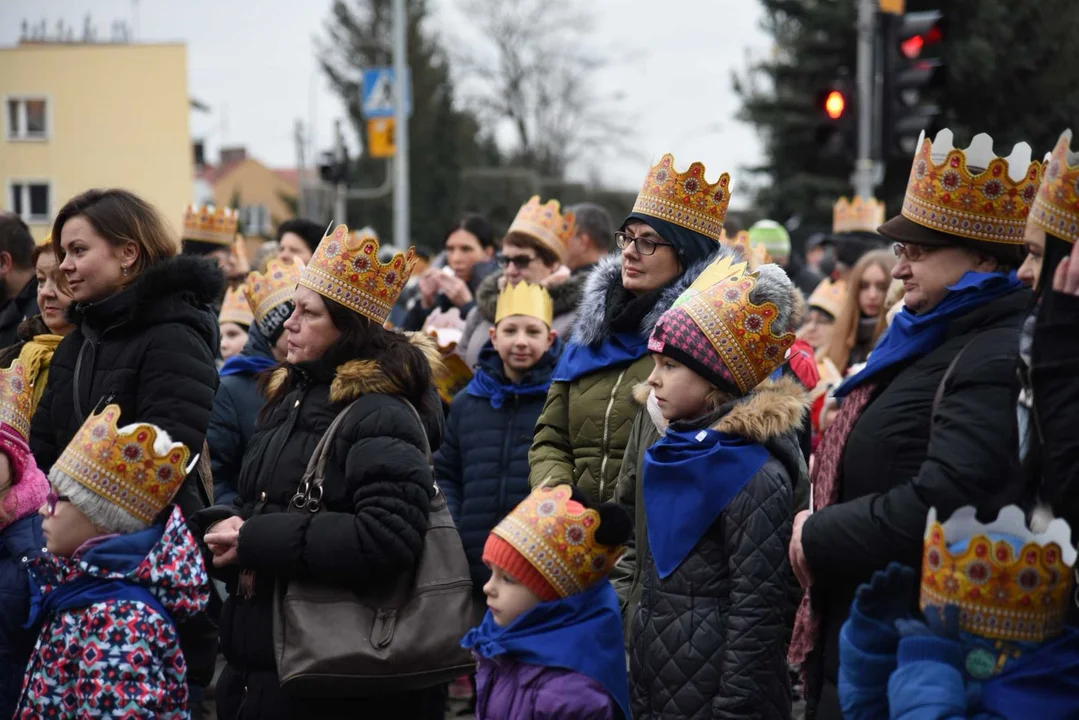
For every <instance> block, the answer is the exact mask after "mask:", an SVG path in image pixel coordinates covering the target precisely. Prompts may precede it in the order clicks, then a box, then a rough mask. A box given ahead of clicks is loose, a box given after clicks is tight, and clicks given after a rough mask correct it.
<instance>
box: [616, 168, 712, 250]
mask: <svg viewBox="0 0 1079 720" xmlns="http://www.w3.org/2000/svg"><path fill="white" fill-rule="evenodd" d="M730 184H731V177H730V175H728V174H727V173H723V174H722V175H720V176H719V180H718V181H717V182H715V183H709V182H708V180H706V179H705V177H704V165H703V164H701V163H699V162H695V163H693V164H692V165H690V166H689V170H687V171H686V172H684V173H682V172H678V171H677V170H675V169H674V156H673V155H671V154H670V153H667V154H666V155H664V156H663V157H662V158H661V159H660V161H659V164H657V165H656V166H655V167H653V168H652V169H651V170H649V171H648V176H647V177H646V178H645V179H644V185H643V186H642V187H641V192H640V193H639V194H638V195H637V202H635V203H634V204H633V212H635V213H640V214H641V215H647V216H649V217H654V218H657V219H659V220H665V221H667V222H670V223H674V224H675V225H679V226H681V227H684V228H686V229H687V230H692V231H693V232H696V233H700V234H701V235H704V236H705V237H709V238H711V239H713V240H715V241H716V242H719V239H720V237H721V235H722V232H723V220H724V219H725V218H726V217H727V204H728V203H730V201H731V193H730Z"/></svg>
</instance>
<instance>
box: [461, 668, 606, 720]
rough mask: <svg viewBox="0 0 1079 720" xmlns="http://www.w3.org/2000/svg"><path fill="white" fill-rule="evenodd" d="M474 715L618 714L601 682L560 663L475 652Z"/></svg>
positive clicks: (602, 718) (595, 719)
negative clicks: (534, 662)
mask: <svg viewBox="0 0 1079 720" xmlns="http://www.w3.org/2000/svg"><path fill="white" fill-rule="evenodd" d="M476 661H477V662H478V663H479V667H478V668H477V670H476V720H506V718H513V720H555V718H559V719H561V718H574V720H617V719H618V718H620V717H621V716H622V713H621V711H620V710H619V709H618V705H617V704H616V703H615V701H614V699H613V698H612V697H611V696H610V695H609V694H608V693H607V691H606V690H604V689H603V686H602V685H600V684H599V683H597V682H596V681H595V680H592V679H591V678H589V677H586V676H585V675H582V674H581V673H578V672H573V671H572V670H563V669H562V668H552V667H541V666H539V665H529V664H527V663H520V662H517V661H515V660H512V659H510V658H508V657H505V656H500V657H497V658H495V659H493V660H488V659H487V658H484V657H481V656H479V655H476Z"/></svg>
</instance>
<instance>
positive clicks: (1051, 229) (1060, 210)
mask: <svg viewBox="0 0 1079 720" xmlns="http://www.w3.org/2000/svg"><path fill="white" fill-rule="evenodd" d="M1071 141H1072V131H1071V130H1065V131H1064V133H1063V134H1062V135H1061V136H1060V139H1059V140H1057V144H1056V147H1055V148H1053V152H1052V155H1050V157H1049V160H1048V167H1047V168H1046V170H1045V177H1043V178H1042V182H1041V186H1040V187H1039V188H1038V195H1037V197H1036V198H1035V199H1034V208H1033V209H1032V210H1031V211H1030V221H1031V222H1033V223H1034V224H1035V225H1037V226H1038V227H1040V228H1041V229H1042V230H1045V231H1046V232H1047V233H1049V234H1051V235H1053V236H1054V237H1058V238H1060V239H1061V240H1065V241H1067V242H1070V243H1072V244H1075V241H1076V240H1079V153H1076V152H1072V150H1071Z"/></svg>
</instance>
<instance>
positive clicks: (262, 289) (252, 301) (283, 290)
mask: <svg viewBox="0 0 1079 720" xmlns="http://www.w3.org/2000/svg"><path fill="white" fill-rule="evenodd" d="M302 273H303V263H302V262H300V261H299V260H294V261H293V262H286V261H284V260H282V259H280V258H273V259H271V260H270V261H269V262H267V263H266V272H264V273H260V272H251V273H248V274H247V282H246V283H245V285H244V288H245V293H246V295H247V302H248V306H249V308H250V310H251V313H252V315H253V317H254V319H255V322H256V323H258V324H259V326H260V327H261V326H262V323H263V321H264V320H266V318H267V317H268V316H269V315H270V314H271V313H273V311H274V310H276V309H277V308H278V307H280V306H282V305H284V304H285V303H287V302H289V301H291V300H292V296H293V293H295V292H296V285H297V283H299V282H300V275H301V274H302Z"/></svg>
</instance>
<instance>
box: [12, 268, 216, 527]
mask: <svg viewBox="0 0 1079 720" xmlns="http://www.w3.org/2000/svg"><path fill="white" fill-rule="evenodd" d="M224 285H225V278H224V275H222V273H221V271H220V270H219V269H218V267H217V265H216V264H215V263H214V262H213V261H212V260H206V259H202V258H193V257H186V256H178V257H173V258H169V259H166V260H162V261H160V262H158V263H157V264H156V265H153V266H151V267H150V268H148V269H147V270H145V271H144V272H143V273H142V274H141V275H140V276H139V277H138V278H137V279H136V280H135V281H134V282H133V283H131V285H130V286H128V287H127V288H125V289H124V290H122V291H120V292H119V293H117V294H116V295H113V296H112V297H110V298H107V299H105V300H102V301H100V302H96V303H87V304H81V303H80V304H72V305H71V308H70V309H69V310H68V313H69V316H70V318H71V320H72V322H74V323H75V324H76V326H77V327H76V329H75V330H74V331H72V332H71V334H70V335H68V336H67V337H65V338H64V340H63V342H61V343H60V345H59V346H58V347H57V348H56V353H55V354H54V355H53V358H52V365H51V366H50V369H49V384H48V387H47V388H46V389H45V395H44V396H43V397H42V398H41V402H40V403H39V404H38V408H37V412H36V413H34V419H33V422H32V424H31V427H30V449H31V450H32V451H33V453H34V457H35V458H36V459H37V462H38V465H39V466H40V467H41V469H42V470H43V471H45V472H46V473H48V472H49V469H50V468H51V467H52V464H53V463H54V462H56V459H57V457H59V455H60V453H62V452H63V451H64V448H66V447H67V444H68V442H70V440H71V438H72V437H74V435H75V433H76V431H78V429H79V427H81V425H82V422H83V420H84V419H85V418H86V417H87V416H89V415H90V414H92V413H93V412H94V411H95V410H100V409H101V408H103V407H104V405H105V404H107V403H116V404H117V405H119V406H120V412H121V415H120V422H121V424H126V423H133V422H143V423H152V424H154V425H156V426H158V427H160V428H162V429H164V430H165V431H167V432H168V433H169V435H170V436H171V437H172V439H173V440H174V441H176V442H181V443H183V444H184V445H186V446H187V447H188V449H190V450H191V452H192V454H194V453H200V452H202V444H203V441H204V440H205V438H206V427H207V426H208V425H209V423H210V409H211V407H212V406H213V401H214V393H215V392H216V390H217V380H218V378H217V368H216V367H215V366H214V351H215V350H216V348H217V344H218V329H217V317H216V316H215V315H213V314H212V313H211V312H210V311H209V309H208V308H207V305H208V304H209V303H211V302H213V300H214V298H216V297H217V296H218V295H219V294H220V292H221V289H222V288H223V287H224ZM80 360H81V362H80ZM76 367H78V370H79V374H78V378H76V375H75V370H76ZM76 392H78V395H79V397H78V401H76V398H75V393H76ZM196 483H197V480H196V474H195V473H192V474H191V476H189V477H188V479H187V481H186V482H185V483H184V486H183V487H182V488H181V489H180V492H179V493H177V495H176V500H175V502H176V504H178V505H179V506H180V509H181V510H183V512H184V515H185V517H188V518H190V517H191V516H192V515H193V514H194V513H195V512H196V511H198V510H199V509H200V508H201V507H202V505H203V504H204V503H203V502H202V500H201V496H200V494H199V490H198V489H197V486H196Z"/></svg>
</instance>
